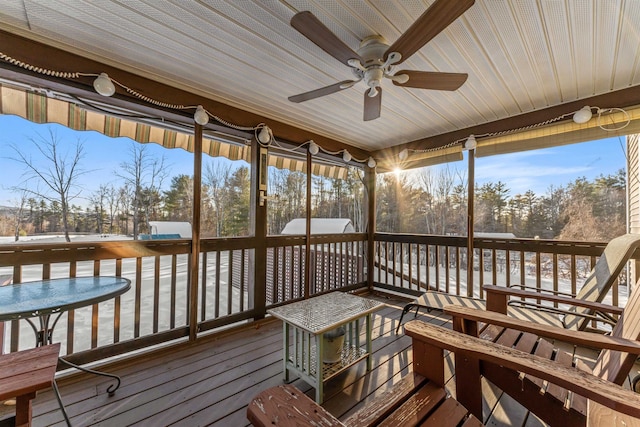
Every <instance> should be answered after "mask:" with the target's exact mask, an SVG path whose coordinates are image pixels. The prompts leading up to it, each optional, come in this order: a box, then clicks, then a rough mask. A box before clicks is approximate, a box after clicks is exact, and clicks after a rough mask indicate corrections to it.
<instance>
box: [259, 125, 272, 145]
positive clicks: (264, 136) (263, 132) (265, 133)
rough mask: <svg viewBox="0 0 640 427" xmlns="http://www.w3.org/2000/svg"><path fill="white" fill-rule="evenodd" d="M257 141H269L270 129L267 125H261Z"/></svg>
mask: <svg viewBox="0 0 640 427" xmlns="http://www.w3.org/2000/svg"><path fill="white" fill-rule="evenodd" d="M258 141H260V142H261V143H263V144H268V143H270V142H271V129H269V126H262V129H260V132H258Z"/></svg>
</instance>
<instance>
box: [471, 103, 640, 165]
mask: <svg viewBox="0 0 640 427" xmlns="http://www.w3.org/2000/svg"><path fill="white" fill-rule="evenodd" d="M603 128H605V129H607V130H605V129H603ZM635 133H640V108H629V109H626V114H625V113H623V112H621V111H617V110H614V111H612V112H606V113H603V114H602V116H601V117H600V118H598V116H597V114H594V115H593V118H591V120H589V121H588V122H587V123H582V124H578V123H574V121H573V120H566V121H563V122H560V123H554V124H550V125H547V126H542V127H539V128H534V129H531V130H525V131H521V132H517V133H513V134H507V135H502V136H494V137H490V138H478V148H477V149H476V156H478V157H482V156H492V155H495V154H506V153H515V152H520V151H527V150H537V149H540V148H548V147H555V146H559V145H567V144H575V143H579V142H585V141H594V140H598V139H603V138H610V137H613V136H623V135H630V134H635Z"/></svg>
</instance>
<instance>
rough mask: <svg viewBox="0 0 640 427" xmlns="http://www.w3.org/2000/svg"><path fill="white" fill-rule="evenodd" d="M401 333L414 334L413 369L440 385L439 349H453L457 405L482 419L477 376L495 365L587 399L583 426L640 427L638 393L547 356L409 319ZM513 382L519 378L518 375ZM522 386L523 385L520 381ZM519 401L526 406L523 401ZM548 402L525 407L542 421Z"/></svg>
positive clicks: (623, 344) (617, 342) (555, 423)
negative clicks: (462, 405)
mask: <svg viewBox="0 0 640 427" xmlns="http://www.w3.org/2000/svg"><path fill="white" fill-rule="evenodd" d="M498 316H500V315H498ZM405 333H406V334H407V335H409V336H411V337H412V338H413V369H414V372H415V373H417V374H419V375H424V376H425V377H427V378H429V379H430V380H431V381H433V382H435V383H436V384H442V383H444V377H445V373H444V372H445V361H444V354H443V351H444V350H448V351H452V352H454V355H455V365H456V366H455V373H456V393H457V400H458V401H460V403H462V404H464V403H463V401H466V402H467V405H470V406H467V408H468V409H469V410H470V411H471V412H472V413H473V414H474V415H475V416H476V417H478V418H480V419H482V418H481V417H482V404H481V395H480V375H481V374H483V373H484V372H485V368H486V366H487V365H491V366H496V367H500V369H501V370H503V371H512V372H521V373H522V375H526V378H535V379H536V381H538V382H540V383H542V381H543V380H544V381H548V382H549V384H550V385H553V386H556V387H564V388H567V389H568V390H570V391H571V392H572V393H575V394H580V395H581V396H584V397H585V398H587V399H589V401H588V409H585V415H584V416H582V417H581V419H580V422H581V424H582V425H587V426H588V427H604V426H606V427H614V426H615V427H618V426H620V427H622V426H625V427H639V426H640V395H638V394H637V393H634V392H632V391H631V390H626V389H624V388H622V387H621V386H619V385H616V384H613V383H611V382H609V381H607V380H606V379H604V378H601V377H599V376H596V375H592V374H589V373H587V372H585V371H583V370H581V369H578V368H576V367H572V366H565V365H563V364H562V363H558V362H557V361H553V360H549V359H548V358H546V357H541V356H537V355H532V354H529V353H527V352H523V351H521V350H518V349H515V348H509V347H505V346H503V345H499V344H495V343H492V342H489V341H486V340H484V339H480V338H476V337H472V336H470V335H466V334H463V333H460V332H457V331H452V330H450V329H445V328H443V327H440V326H435V325H431V324H427V323H424V322H421V321H419V320H413V321H411V322H408V323H407V325H406V326H405ZM579 334H581V333H579ZM596 337H598V338H597V339H600V338H604V337H603V336H602V335H596ZM609 341H611V342H610V343H609V344H611V345H613V346H621V347H624V348H627V349H628V348H633V349H634V351H639V350H640V345H638V343H636V342H634V341H625V340H622V339H617V340H616V339H610V340H609ZM614 343H615V344H614ZM530 376H531V377H530ZM516 380H518V381H520V380H519V379H518V378H516ZM522 387H523V388H524V387H525V385H524V383H522ZM549 388H551V386H550V387H549ZM530 397H532V398H537V399H538V400H542V399H544V397H545V396H544V395H540V394H538V395H537V396H535V395H531V396H530ZM522 403H524V404H525V406H526V407H528V408H529V406H527V405H526V402H522ZM548 405H551V403H549V402H547V406H545V405H542V406H539V407H537V408H536V409H535V410H534V409H531V408H529V409H530V410H531V411H532V412H533V413H535V414H536V415H537V416H539V417H540V418H542V419H543V420H544V419H545V418H548V417H545V414H546V413H547V411H548V410H549V406H548ZM547 422H548V423H549V424H550V425H552V426H563V427H564V426H567V425H576V423H575V422H572V423H571V424H566V418H565V419H551V420H550V421H547Z"/></svg>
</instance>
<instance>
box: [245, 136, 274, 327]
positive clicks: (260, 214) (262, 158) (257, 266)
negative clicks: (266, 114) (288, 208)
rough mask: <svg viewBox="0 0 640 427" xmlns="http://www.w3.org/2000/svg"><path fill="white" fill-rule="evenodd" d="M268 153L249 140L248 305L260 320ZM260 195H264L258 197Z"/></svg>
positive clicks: (263, 299)
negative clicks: (250, 268) (251, 239)
mask: <svg viewBox="0 0 640 427" xmlns="http://www.w3.org/2000/svg"><path fill="white" fill-rule="evenodd" d="M268 156H269V153H268V151H267V149H266V148H265V147H261V146H260V144H259V143H258V141H257V139H256V138H253V139H252V140H251V196H250V197H251V209H250V212H251V221H250V224H251V226H252V227H253V230H252V231H253V235H254V237H255V240H254V241H255V249H254V254H253V287H250V289H249V304H250V306H252V307H253V308H254V310H255V316H254V318H255V319H256V320H257V319H262V318H264V316H265V314H266V306H267V203H268V202H267V200H266V199H265V198H264V197H262V196H266V194H267V176H268V173H269V171H268V164H269V157H268ZM260 193H263V194H260Z"/></svg>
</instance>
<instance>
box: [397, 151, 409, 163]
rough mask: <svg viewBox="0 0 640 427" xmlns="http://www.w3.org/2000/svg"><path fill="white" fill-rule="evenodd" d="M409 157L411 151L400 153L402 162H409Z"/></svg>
mask: <svg viewBox="0 0 640 427" xmlns="http://www.w3.org/2000/svg"><path fill="white" fill-rule="evenodd" d="M407 157H409V150H407V149H406V148H405V149H403V150H402V151H401V152H399V153H398V158H399V159H400V161H402V162H404V161H405V160H407Z"/></svg>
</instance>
